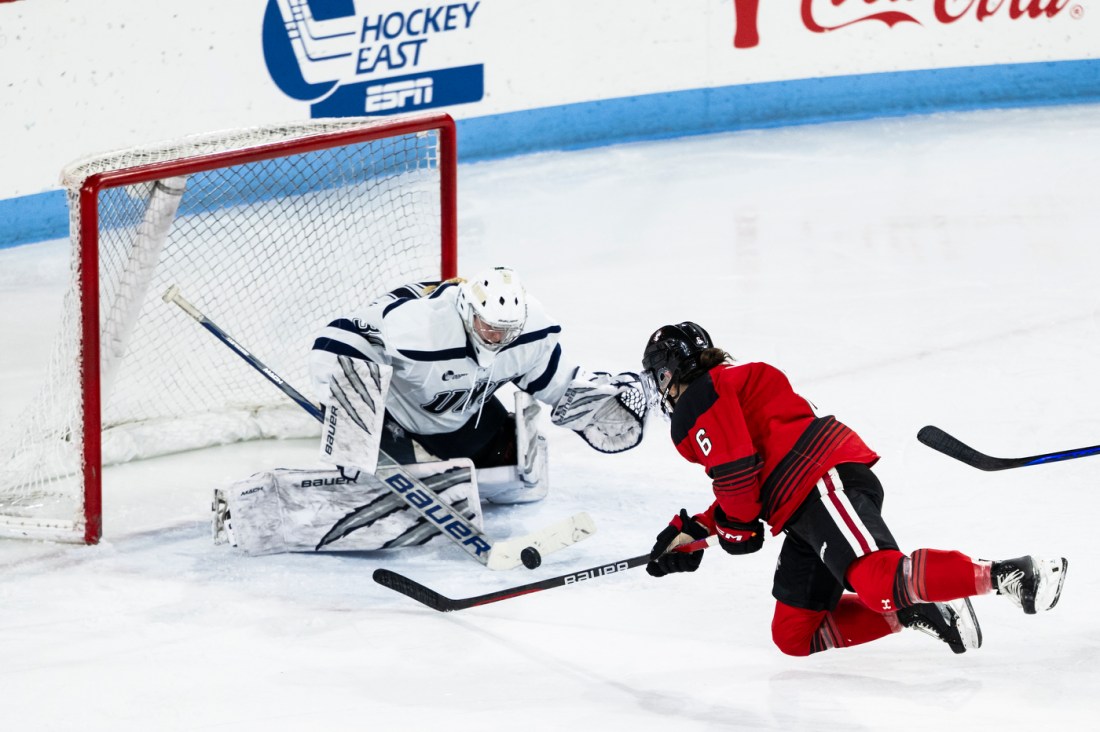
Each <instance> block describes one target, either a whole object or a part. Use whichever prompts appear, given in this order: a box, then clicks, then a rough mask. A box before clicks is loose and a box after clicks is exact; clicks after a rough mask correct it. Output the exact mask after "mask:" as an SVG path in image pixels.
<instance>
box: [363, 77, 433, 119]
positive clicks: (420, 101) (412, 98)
mask: <svg viewBox="0 0 1100 732" xmlns="http://www.w3.org/2000/svg"><path fill="white" fill-rule="evenodd" d="M432 88H433V87H432V78H431V77H430V76H426V77H422V78H420V79H410V80H408V81H394V82H391V83H389V84H373V85H371V86H368V87H367V101H366V111H367V113H371V112H386V111H389V110H393V109H404V108H405V107H421V106H423V105H425V104H431V102H432Z"/></svg>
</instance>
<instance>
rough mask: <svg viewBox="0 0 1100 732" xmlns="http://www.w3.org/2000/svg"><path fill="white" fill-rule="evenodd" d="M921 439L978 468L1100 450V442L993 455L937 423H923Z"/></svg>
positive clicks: (1018, 464) (1010, 465)
mask: <svg viewBox="0 0 1100 732" xmlns="http://www.w3.org/2000/svg"><path fill="white" fill-rule="evenodd" d="M917 439H918V440H920V441H921V442H922V443H924V444H925V445H927V446H928V447H930V448H932V449H933V450H937V451H939V452H942V453H943V454H944V455H947V456H948V457H953V458H955V459H956V460H959V461H960V462H964V463H966V464H967V465H969V466H971V467H974V468H977V469H978V470H1007V469H1009V468H1022V467H1024V466H1026V465H1042V464H1043V463H1056V462H1060V461H1062V460H1073V459H1074V458H1081V457H1088V456H1090V455H1096V454H1100V445H1093V446H1091V447H1078V448H1074V449H1072V450H1060V451H1058V452H1048V453H1044V454H1042V455H1031V456H1029V457H1019V458H999V457H993V456H991V455H986V454H985V453H982V452H978V451H977V450H975V449H974V448H972V447H970V446H969V445H967V444H965V443H963V442H961V441H960V440H958V439H957V438H955V437H952V436H951V435H949V434H947V433H946V432H944V431H943V430H941V429H940V428H939V427H933V426H931V425H929V426H927V427H922V428H921V430H920V432H918V433H917Z"/></svg>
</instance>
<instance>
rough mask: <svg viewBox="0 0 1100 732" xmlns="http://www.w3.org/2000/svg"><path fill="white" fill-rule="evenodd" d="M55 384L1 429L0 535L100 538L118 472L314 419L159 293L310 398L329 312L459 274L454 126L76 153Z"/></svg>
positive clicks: (321, 125) (338, 128)
mask: <svg viewBox="0 0 1100 732" xmlns="http://www.w3.org/2000/svg"><path fill="white" fill-rule="evenodd" d="M62 180H63V183H64V185H65V187H66V189H67V190H68V195H69V210H70V239H71V241H72V281H71V282H72V284H71V287H70V289H69V292H68V294H67V296H66V299H65V303H64V306H63V311H64V314H63V322H62V324H61V329H60V336H59V337H58V340H57V343H56V345H55V347H54V349H53V355H52V356H51V360H50V363H49V364H48V367H47V369H46V371H45V384H44V387H43V388H42V390H41V392H40V393H39V394H38V396H37V397H36V398H35V399H33V400H32V402H31V404H30V406H29V408H28V409H27V410H26V412H25V413H24V414H23V415H21V416H20V417H19V418H18V419H17V420H16V421H15V422H14V423H13V425H12V426H11V428H10V429H9V430H7V432H5V433H4V434H3V435H2V436H0V536H9V537H27V538H44V539H52V540H71V541H81V540H83V541H86V542H89V543H93V542H95V541H98V539H99V537H100V534H101V530H102V515H101V514H102V512H101V475H102V467H103V466H104V465H111V464H115V463H121V462H126V461H129V460H134V459H139V458H145V457H151V456H155V455H162V454H167V453H171V452H178V451H183V450H190V449H196V448H200V447H207V446H211V445H216V444H225V443H230V442H236V441H241V440H250V439H260V438H268V437H296V436H308V435H312V434H317V432H318V427H317V424H316V422H315V421H314V420H313V419H312V418H311V417H310V416H309V415H308V414H306V413H305V412H303V411H302V410H301V409H300V408H299V407H298V406H297V405H295V404H293V403H292V402H291V401H290V400H288V399H287V398H286V397H285V396H283V395H282V393H281V392H279V390H277V389H275V388H274V387H272V386H271V385H270V384H268V383H267V381H266V380H265V379H263V378H259V377H258V376H257V375H256V374H255V373H254V372H253V371H252V369H250V368H249V367H248V366H247V365H245V364H244V363H243V362H241V361H240V360H239V359H236V357H235V356H234V355H233V354H232V353H231V352H230V351H229V350H228V349H226V348H225V347H224V346H222V345H221V344H220V343H218V342H217V341H216V339H214V338H211V337H210V336H209V335H208V334H207V333H205V332H204V331H203V329H202V328H201V327H198V326H196V324H195V323H194V322H192V321H191V320H190V319H189V318H188V317H187V316H186V315H184V314H183V313H182V312H180V311H179V309H178V308H177V307H175V306H174V305H169V304H168V303H165V302H164V301H163V300H162V295H163V294H164V292H165V291H166V290H167V288H168V287H169V286H170V285H173V284H175V285H178V286H179V287H180V288H181V290H182V292H183V293H184V295H185V296H188V297H190V298H192V299H194V300H195V302H197V303H201V305H202V307H203V309H204V310H205V311H206V312H207V313H208V314H209V315H210V316H211V317H212V318H214V319H216V320H217V321H218V322H219V324H220V325H222V326H223V327H224V328H225V329H226V330H227V331H228V332H230V333H232V334H233V335H234V337H235V338H237V339H239V340H240V341H241V342H242V343H243V344H244V345H245V346H246V347H247V348H249V349H250V350H252V351H253V352H254V353H256V354H257V355H258V356H260V357H261V358H263V360H264V361H265V362H266V363H267V364H268V365H269V366H270V367H271V368H272V369H273V370H274V371H275V372H276V373H278V374H280V375H281V376H282V377H283V378H285V379H286V380H287V381H289V382H290V383H292V384H296V385H298V388H300V389H306V390H308V386H309V384H308V375H307V369H306V362H307V355H308V353H309V350H310V346H311V345H312V341H313V337H314V335H315V333H316V332H317V331H318V330H319V329H320V328H321V327H323V326H324V325H325V324H326V323H327V322H328V321H330V320H331V319H332V318H333V317H336V316H338V315H340V314H342V313H347V312H349V311H351V312H354V310H355V309H356V307H357V306H359V305H362V304H364V303H365V302H366V301H367V300H369V299H370V298H371V297H373V296H375V295H378V294H381V293H382V292H384V291H386V290H387V289H390V288H392V287H394V286H395V285H398V284H401V283H402V282H408V281H414V280H422V279H431V278H438V277H440V276H443V277H450V276H453V275H454V271H455V266H456V265H455V248H456V247H455V241H456V227H455V139H454V123H453V121H452V120H451V119H450V117H448V116H446V115H431V116H420V117H409V118H404V119H396V120H395V119H394V118H387V119H385V120H377V119H339V120H315V121H311V122H303V123H296V124H288V125H281V126H269V127H260V128H252V129H246V130H237V131H231V132H224V133H215V134H207V135H201V136H194V137H190V138H185V139H182V140H178V141H175V142H172V143H168V144H163V145H156V146H148V147H143V148H137V149H130V150H125V151H121V152H117V153H111V154H106V155H100V156H96V157H93V158H89V159H86V160H81V161H78V162H76V163H74V164H72V165H70V166H69V167H67V168H66V169H65V170H64V171H63V174H62Z"/></svg>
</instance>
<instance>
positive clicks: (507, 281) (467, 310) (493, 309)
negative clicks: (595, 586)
mask: <svg viewBox="0 0 1100 732" xmlns="http://www.w3.org/2000/svg"><path fill="white" fill-rule="evenodd" d="M457 306H458V314H459V316H460V317H461V318H462V326H463V327H464V328H465V329H466V333H467V334H468V335H469V336H470V342H471V343H472V344H473V347H474V351H475V352H476V354H477V362H478V363H479V364H481V365H482V366H486V365H488V364H489V363H490V362H491V361H492V360H493V358H494V357H495V356H496V354H497V353H498V352H499V351H500V350H502V349H503V348H505V347H506V346H508V345H509V344H510V343H512V342H514V341H515V340H516V338H519V335H520V333H522V332H523V326H524V325H525V324H526V323H527V293H526V292H525V291H524V289H523V284H522V283H521V282H520V281H519V277H518V276H517V275H516V273H515V272H513V271H512V270H511V269H509V268H507V267H495V268H493V269H490V270H486V271H485V272H482V273H480V274H479V275H478V276H477V277H473V278H471V279H469V280H466V281H465V282H463V283H461V284H460V285H459V286H458V301H457Z"/></svg>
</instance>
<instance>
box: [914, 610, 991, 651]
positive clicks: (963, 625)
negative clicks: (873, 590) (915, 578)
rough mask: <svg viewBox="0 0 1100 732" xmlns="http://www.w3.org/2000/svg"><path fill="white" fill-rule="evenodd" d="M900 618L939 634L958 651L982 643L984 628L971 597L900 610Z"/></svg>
mask: <svg viewBox="0 0 1100 732" xmlns="http://www.w3.org/2000/svg"><path fill="white" fill-rule="evenodd" d="M898 622H900V623H901V624H902V625H903V626H904V627H906V628H912V629H913V630H919V631H921V632H922V633H927V634H928V635H930V636H932V637H933V638H938V639H940V640H942V641H943V642H944V643H946V644H947V645H948V646H950V648H951V650H952V651H954V652H955V653H966V651H967V650H968V649H971V648H981V647H982V629H981V626H980V625H978V617H977V616H976V615H975V614H974V608H973V607H972V606H971V604H970V600H969V599H966V598H964V599H962V600H952V601H951V602H930V603H921V604H919V605H913V606H911V607H907V608H904V609H903V610H899V611H898Z"/></svg>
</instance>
